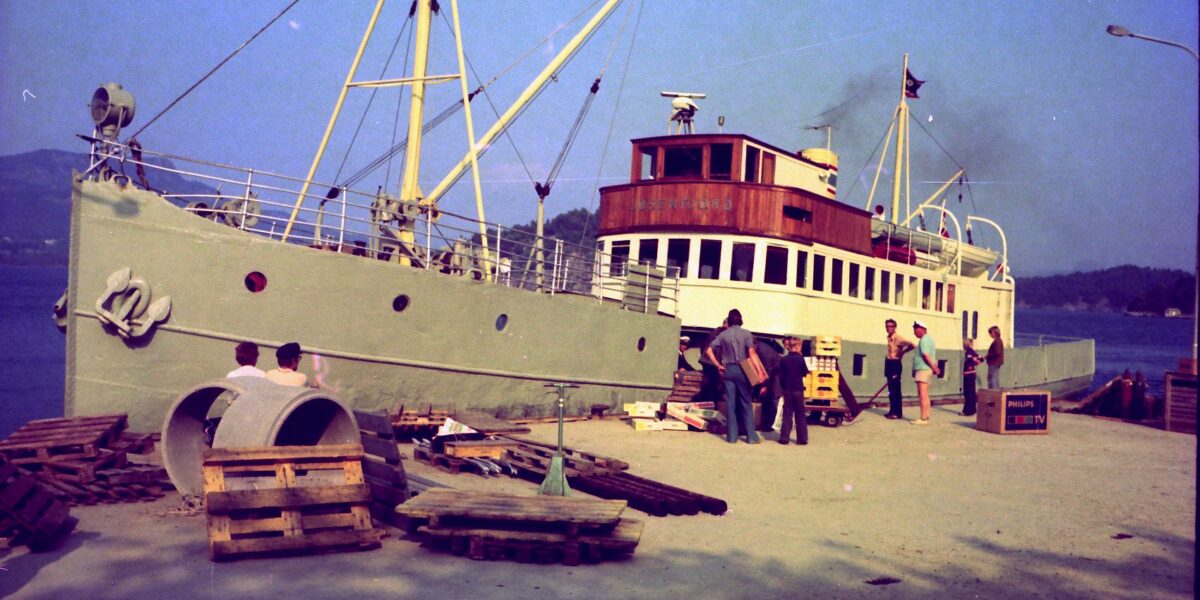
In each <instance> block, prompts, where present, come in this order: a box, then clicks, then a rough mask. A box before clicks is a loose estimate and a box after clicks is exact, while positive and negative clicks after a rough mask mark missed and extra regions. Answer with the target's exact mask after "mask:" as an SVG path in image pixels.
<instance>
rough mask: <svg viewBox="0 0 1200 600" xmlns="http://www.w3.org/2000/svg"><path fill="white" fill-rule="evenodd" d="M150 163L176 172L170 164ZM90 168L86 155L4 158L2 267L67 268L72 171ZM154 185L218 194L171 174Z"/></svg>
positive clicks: (162, 174) (0, 175) (0, 179)
mask: <svg viewBox="0 0 1200 600" xmlns="http://www.w3.org/2000/svg"><path fill="white" fill-rule="evenodd" d="M147 162H150V163H152V164H160V165H163V166H168V167H170V166H173V165H172V163H171V161H169V160H159V159H154V158H150V159H148V160H147ZM87 166H88V156H87V154H85V153H82V152H65V151H62V150H36V151H34V152H26V153H24V154H13V155H10V156H0V263H6V264H66V262H67V242H68V233H67V232H68V229H69V228H70V224H71V223H70V221H71V171H72V170H76V171H83V170H84V169H87ZM130 174H132V172H131V173H130ZM151 185H153V186H154V187H155V188H158V189H166V190H171V191H173V192H179V193H196V194H211V193H213V189H212V188H211V187H209V186H206V185H204V184H201V183H198V182H195V181H191V180H188V179H184V178H182V177H180V176H179V175H176V174H174V173H168V172H166V171H155V172H154V176H153V180H152V181H151Z"/></svg>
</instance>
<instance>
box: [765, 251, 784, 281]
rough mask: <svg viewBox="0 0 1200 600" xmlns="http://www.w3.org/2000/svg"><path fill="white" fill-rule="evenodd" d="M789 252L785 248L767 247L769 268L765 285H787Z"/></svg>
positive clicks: (766, 271)
mask: <svg viewBox="0 0 1200 600" xmlns="http://www.w3.org/2000/svg"><path fill="white" fill-rule="evenodd" d="M787 259H788V251H787V248H784V247H783V246H767V268H766V270H765V271H764V272H763V283H771V284H775V285H787Z"/></svg>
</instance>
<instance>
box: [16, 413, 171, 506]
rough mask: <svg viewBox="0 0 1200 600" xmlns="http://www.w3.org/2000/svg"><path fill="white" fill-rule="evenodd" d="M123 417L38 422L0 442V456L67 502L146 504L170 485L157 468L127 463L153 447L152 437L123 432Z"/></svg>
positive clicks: (29, 424) (161, 494) (77, 503)
mask: <svg viewBox="0 0 1200 600" xmlns="http://www.w3.org/2000/svg"><path fill="white" fill-rule="evenodd" d="M126 422H127V419H126V416H125V415H124V414H116V415H99V416H92V417H74V418H63V419H38V420H35V421H30V422H28V423H26V424H25V425H23V426H22V427H21V428H20V429H18V430H17V431H16V432H14V433H13V434H12V435H11V436H9V437H8V438H7V439H6V440H4V441H2V442H0V456H4V457H5V458H7V459H8V460H9V461H10V462H12V463H14V464H17V465H20V466H21V467H22V468H24V469H26V470H29V471H32V472H33V474H34V476H35V477H36V478H37V479H38V480H39V481H40V482H41V483H42V485H43V486H44V487H45V488H46V490H47V491H48V492H50V493H51V494H52V495H54V496H55V497H56V498H58V499H59V500H61V501H63V502H66V503H67V504H72V505H79V504H97V503H114V502H148V501H153V500H154V499H156V498H161V497H162V496H163V490H164V489H167V488H169V486H170V484H169V483H167V482H168V481H169V479H168V477H167V473H166V471H165V470H164V469H162V468H161V467H155V466H149V465H135V464H129V463H128V455H130V454H146V453H149V452H151V451H153V449H154V441H153V437H152V436H150V435H139V434H134V433H130V432H127V431H125V427H126Z"/></svg>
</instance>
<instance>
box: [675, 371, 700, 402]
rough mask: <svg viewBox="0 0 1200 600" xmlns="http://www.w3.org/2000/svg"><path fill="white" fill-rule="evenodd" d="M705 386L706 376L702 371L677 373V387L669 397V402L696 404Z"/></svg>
mask: <svg viewBox="0 0 1200 600" xmlns="http://www.w3.org/2000/svg"><path fill="white" fill-rule="evenodd" d="M703 384H704V374H703V373H701V372H700V371H678V372H676V373H675V386H674V387H672V388H671V393H670V394H668V395H667V402H695V401H696V400H698V398H697V396H699V395H700V388H701V387H702V385H703Z"/></svg>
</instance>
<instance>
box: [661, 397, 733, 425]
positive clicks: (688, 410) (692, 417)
mask: <svg viewBox="0 0 1200 600" xmlns="http://www.w3.org/2000/svg"><path fill="white" fill-rule="evenodd" d="M713 406H714V404H713V403H712V402H668V403H667V416H668V417H671V418H674V419H678V420H680V421H683V422H684V423H687V424H688V425H691V426H692V427H695V428H696V429H699V430H700V431H705V430H706V429H708V421H709V416H708V415H720V413H718V412H716V411H714V410H708V409H711V408H712V407H713ZM724 420H725V418H724V416H721V421H722V422H724Z"/></svg>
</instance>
